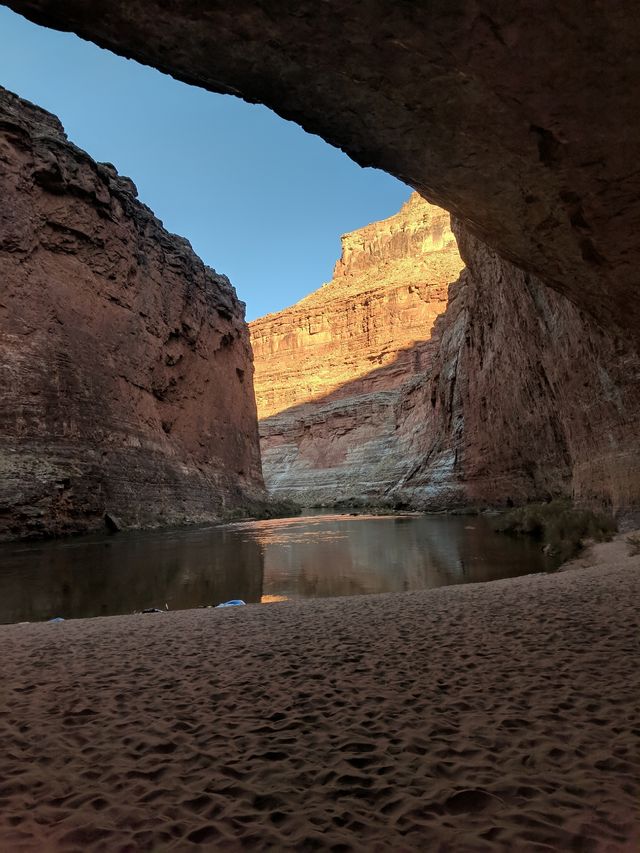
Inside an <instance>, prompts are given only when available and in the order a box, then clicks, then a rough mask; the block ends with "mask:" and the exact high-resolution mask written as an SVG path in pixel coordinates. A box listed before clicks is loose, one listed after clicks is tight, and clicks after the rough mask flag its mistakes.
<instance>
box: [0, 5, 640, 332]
mask: <svg viewBox="0 0 640 853" xmlns="http://www.w3.org/2000/svg"><path fill="white" fill-rule="evenodd" d="M7 5H9V6H10V7H11V8H13V9H15V10H16V11H18V12H21V13H23V14H25V15H27V16H28V17H30V18H31V19H32V20H34V21H36V22H38V23H43V24H45V25H47V26H53V27H57V28H60V29H65V30H73V31H75V32H77V33H78V34H79V35H81V36H83V37H84V38H89V39H92V40H93V41H95V42H96V43H98V44H100V45H101V46H103V47H108V48H110V49H112V50H114V51H116V52H118V53H121V54H123V55H125V56H128V57H133V58H135V59H138V60H139V61H141V62H145V63H147V64H150V65H155V66H156V67H157V68H160V69H161V70H163V71H166V72H168V73H170V74H173V75H174V76H176V77H178V78H180V79H183V80H185V81H187V82H190V83H197V84H198V85H201V86H204V87H205V88H208V89H211V90H213V91H219V92H230V93H233V94H238V95H240V96H241V97H244V98H245V99H247V100H249V101H259V102H262V103H265V104H267V105H268V106H270V107H272V108H273V109H275V110H276V111H277V112H278V113H280V114H281V115H282V116H284V117H285V118H289V119H293V120H295V121H297V122H299V123H300V124H301V125H302V126H303V127H304V128H306V129H307V130H309V131H311V132H314V133H318V134H319V135H321V136H322V137H324V138H325V139H326V140H327V141H329V142H331V143H332V144H334V145H337V146H338V147H340V148H342V149H343V150H345V151H346V152H347V153H348V154H349V155H350V156H351V157H353V158H354V159H355V160H356V161H357V162H359V163H361V164H363V165H375V166H378V167H380V168H383V169H385V170H386V171H388V172H390V173H392V174H394V175H396V176H398V177H399V178H401V179H402V180H404V181H406V182H407V183H408V184H410V185H411V186H413V187H414V188H415V189H417V190H419V191H420V192H421V193H422V194H424V195H425V196H426V197H427V198H429V199H430V200H431V201H433V202H435V203H437V204H439V205H441V206H443V207H444V208H446V209H447V210H450V211H452V212H453V213H455V214H456V216H457V217H459V218H460V219H461V220H462V221H463V222H464V224H465V226H466V227H467V229H469V230H470V231H471V232H472V233H474V234H475V235H476V236H477V237H479V238H481V239H482V240H483V241H484V242H486V243H487V244H489V245H490V246H492V247H493V249H494V250H496V251H497V252H498V254H499V255H501V256H502V257H503V258H505V259H508V260H509V261H511V262H513V263H514V264H516V265H517V266H519V267H520V268H522V269H525V270H527V271H528V272H529V273H532V274H535V275H536V276H537V277H538V278H539V279H540V280H541V281H543V282H544V283H545V284H547V285H550V286H551V287H553V288H554V289H556V290H557V291H558V292H560V293H562V294H564V295H565V296H567V297H569V299H570V300H571V301H572V302H574V304H575V305H577V306H578V307H580V308H582V309H584V310H586V311H587V312H589V313H590V314H591V315H592V316H593V317H595V318H596V319H597V320H598V321H599V322H600V324H601V325H602V326H603V328H605V329H613V327H614V326H618V327H619V328H621V329H623V330H626V331H627V333H628V334H630V335H632V336H634V337H635V339H636V341H637V340H638V339H639V337H640V300H638V299H637V293H638V269H640V257H639V254H640V246H639V244H638V240H637V234H638V231H639V229H640V171H639V170H638V168H637V165H636V164H637V163H638V161H639V160H640V133H639V132H638V122H639V121H640V119H639V115H640V114H639V113H638V109H637V103H638V81H639V80H640V52H639V51H638V50H637V44H638V42H639V41H640V16H638V14H637V4H636V3H634V2H632V0H619V2H616V3H610V2H605V0H593V2H590V3H588V4H585V3H584V2H583V0H514V2H511V3H499V2H496V0H475V2H470V0H432V2H429V3H418V2H402V3H392V2H389V0H363V2H359V3H352V2H347V0H326V2H322V3H318V2H317V0H295V2H293V0H281V2H277V3H273V2H270V0H269V2H267V0H233V2H230V0H227V2H216V3H202V2H200V0H181V2H180V3H169V2H166V0H110V2H108V3H106V2H99V3H96V2H94V0H10V2H8V3H7Z"/></svg>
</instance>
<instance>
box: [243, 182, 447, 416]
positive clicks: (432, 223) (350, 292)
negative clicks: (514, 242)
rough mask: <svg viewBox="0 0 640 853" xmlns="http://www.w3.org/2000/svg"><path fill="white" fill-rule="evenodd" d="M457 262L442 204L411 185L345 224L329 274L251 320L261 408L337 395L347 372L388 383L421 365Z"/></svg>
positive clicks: (272, 410)
mask: <svg viewBox="0 0 640 853" xmlns="http://www.w3.org/2000/svg"><path fill="white" fill-rule="evenodd" d="M462 268H463V262H462V260H461V258H460V255H459V253H458V249H457V246H456V241H455V237H454V236H453V234H452V232H451V227H450V223H449V214H448V213H446V211H444V210H441V209H440V208H438V207H435V206H434V205H431V204H429V203H428V202H426V201H425V200H424V199H422V198H421V197H420V196H418V195H417V194H416V193H414V194H413V195H412V196H411V198H410V199H409V201H408V202H407V203H406V204H405V205H404V206H403V208H402V209H401V211H400V212H399V213H397V214H396V215H395V216H391V217H389V218H388V219H385V220H383V221H381V222H374V223H372V224H371V225H368V226H366V227H365V228H361V229H359V230H357V231H353V232H351V233H349V234H345V235H344V236H343V237H342V256H341V258H340V259H339V260H338V262H337V263H336V266H335V270H334V275H333V278H332V280H331V281H330V282H329V283H328V284H325V285H324V286H322V287H321V288H319V289H318V290H316V291H315V292H314V293H312V294H310V295H309V296H307V297H306V298H305V299H303V300H301V301H300V302H298V303H297V304H296V305H294V306H292V307H291V308H289V309H286V310H284V311H281V312H279V313H277V314H269V315H267V316H266V317H263V318H261V319H259V320H256V321H254V322H253V323H251V324H250V330H251V341H252V346H253V352H254V358H255V370H256V374H255V388H256V400H257V404H258V417H259V418H261V419H262V418H266V417H269V416H271V415H274V414H276V413H278V412H280V411H283V410H284V409H287V408H289V407H291V406H295V405H298V404H300V403H306V402H308V401H310V400H317V399H318V398H321V397H325V396H326V395H327V394H335V395H336V396H340V393H341V392H340V389H341V387H342V386H344V385H345V383H347V382H348V383H353V382H354V381H355V380H358V379H362V381H363V388H364V387H371V388H372V389H373V388H379V387H380V384H381V382H382V383H383V384H384V387H390V388H391V387H395V386H396V385H397V384H398V382H401V381H404V380H405V379H406V376H407V374H408V373H411V372H412V371H413V370H414V369H415V370H417V371H420V370H424V369H425V366H426V363H427V360H428V344H429V340H430V338H431V333H432V329H433V324H434V322H435V320H436V318H437V317H438V315H440V314H441V313H442V312H443V311H444V310H445V308H446V304H447V288H448V285H449V283H451V282H452V281H455V280H456V279H457V278H458V276H459V274H460V271H461V269H462ZM409 362H410V363H409ZM391 366H393V369H392V370H390V371H388V372H386V371H385V376H384V379H381V377H380V374H379V371H380V369H381V368H382V369H384V368H388V367H391ZM374 372H375V375H374ZM349 393H351V392H349Z"/></svg>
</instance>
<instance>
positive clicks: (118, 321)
mask: <svg viewBox="0 0 640 853" xmlns="http://www.w3.org/2000/svg"><path fill="white" fill-rule="evenodd" d="M0 198H1V199H2V204H1V206H0V276H1V281H2V284H1V291H0V538H6V537H12V536H21V535H29V534H33V535H41V534H57V533H67V532H72V531H79V530H88V529H93V528H96V527H99V526H102V525H103V524H104V517H105V513H108V514H110V516H112V517H113V523H114V524H122V525H124V526H146V525H153V524H160V523H167V524H168V523H176V522H193V521H205V520H211V519H213V518H216V517H219V516H220V514H221V513H222V512H223V511H224V510H225V509H228V508H230V507H233V506H238V505H243V504H246V503H247V502H248V501H252V500H255V499H260V498H261V497H263V495H264V493H263V483H262V475H261V468H260V456H259V446H258V435H257V426H256V410H255V400H254V396H253V387H252V386H253V366H252V357H251V349H250V346H249V336H248V330H247V327H246V324H245V322H244V306H243V304H242V303H241V302H239V301H238V299H237V297H236V294H235V291H234V289H233V287H232V286H231V285H230V283H229V281H228V279H227V278H225V277H224V276H221V275H218V274H216V273H215V272H214V271H213V270H211V269H209V268H208V267H206V266H204V264H203V263H202V262H201V261H200V260H199V259H198V258H197V257H196V255H195V254H194V253H193V251H192V249H191V247H190V245H189V243H188V242H187V241H186V240H183V239H182V238H180V237H176V236H175V235H172V234H169V233H167V232H166V231H165V230H164V229H163V227H162V223H161V222H160V221H159V220H158V219H156V218H155V217H154V215H153V213H152V212H151V211H150V210H149V209H148V208H147V207H145V206H144V205H143V204H141V203H140V202H139V201H138V200H137V199H136V190H135V187H134V185H133V183H132V182H131V181H130V180H128V179H127V178H123V177H121V176H119V175H118V174H117V173H116V171H115V169H114V168H113V167H112V166H111V165H109V164H99V163H95V162H94V161H92V160H91V158H90V157H89V156H88V155H87V154H86V153H85V152H83V151H81V150H80V149H79V148H76V147H75V146H74V145H72V144H71V143H70V142H69V141H68V140H67V138H66V135H65V133H64V130H63V128H62V126H61V124H60V123H59V121H58V120H57V119H56V118H55V117H54V116H52V115H50V114H49V113H46V112H44V111H43V110H41V109H39V108H38V107H35V106H33V105H32V104H29V103H27V102H25V101H22V100H20V99H19V98H17V97H15V96H14V95H12V94H10V93H9V92H7V91H6V90H4V89H0Z"/></svg>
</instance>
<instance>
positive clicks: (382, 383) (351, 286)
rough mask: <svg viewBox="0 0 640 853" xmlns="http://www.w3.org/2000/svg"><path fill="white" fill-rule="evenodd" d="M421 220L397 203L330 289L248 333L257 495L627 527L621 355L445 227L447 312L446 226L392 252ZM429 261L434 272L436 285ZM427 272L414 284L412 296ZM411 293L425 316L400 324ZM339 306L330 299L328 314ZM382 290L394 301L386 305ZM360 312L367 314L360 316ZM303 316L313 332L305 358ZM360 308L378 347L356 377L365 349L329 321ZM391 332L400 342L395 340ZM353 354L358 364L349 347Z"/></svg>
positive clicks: (629, 358) (614, 339) (636, 457)
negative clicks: (597, 512)
mask: <svg viewBox="0 0 640 853" xmlns="http://www.w3.org/2000/svg"><path fill="white" fill-rule="evenodd" d="M422 210H424V211H430V212H431V213H430V216H431V221H432V222H436V221H439V220H438V219H437V217H436V214H435V212H434V209H433V208H432V207H431V206H430V205H427V204H426V202H422V201H421V200H420V199H419V198H416V197H415V196H413V197H412V199H411V202H410V204H408V205H407V206H405V208H404V209H403V211H401V213H400V214H399V215H398V216H397V217H392V218H391V219H390V220H386V221H385V222H384V223H377V224H375V225H373V226H368V228H366V229H362V230H361V231H359V232H354V234H353V235H347V237H346V238H344V240H343V245H344V249H343V257H342V259H341V260H340V261H339V262H338V264H337V266H336V275H335V276H334V280H333V281H332V282H331V284H330V285H326V286H325V287H323V288H321V289H320V290H318V291H316V292H315V294H312V296H311V297H308V298H307V299H306V300H303V301H302V302H301V303H298V305H297V306H294V307H293V308H292V309H288V310H287V311H285V312H282V313H281V314H280V315H272V316H270V317H267V318H264V319H263V320H261V321H257V322H256V323H255V324H252V327H251V328H252V337H254V339H256V338H257V340H256V343H255V344H254V346H255V351H256V370H257V374H256V376H257V383H256V388H257V396H258V408H259V412H260V414H261V418H262V420H261V423H260V429H261V442H262V448H263V461H264V471H265V478H266V481H267V485H268V487H269V489H270V490H271V491H272V492H273V493H274V494H277V495H279V496H287V497H293V498H296V499H297V500H299V501H301V502H302V503H308V504H317V503H321V504H322V503H328V504H333V503H336V502H339V501H355V502H369V503H380V502H383V503H390V504H405V505H410V506H414V507H417V508H425V509H442V508H452V507H455V506H463V505H469V504H475V505H491V506H496V505H498V506H500V505H502V506H504V505H509V504H520V503H524V502H526V501H530V500H544V499H547V498H550V497H553V496H559V495H567V496H571V497H573V498H574V499H575V500H576V501H578V502H579V503H582V504H587V505H595V506H602V505H605V506H607V507H609V508H611V509H612V510H613V511H614V512H615V513H616V514H618V515H621V516H626V515H633V514H637V513H638V512H639V511H640V434H639V432H638V427H637V425H638V423H640V358H639V357H638V353H637V351H636V349H635V347H634V345H633V342H632V341H630V340H629V339H628V338H627V337H625V336H624V335H622V334H618V335H616V336H613V335H611V334H610V333H608V332H607V331H606V330H605V329H603V328H602V327H601V326H600V324H598V323H597V322H596V321H594V319H593V318H592V317H590V316H589V315H588V314H586V313H585V312H583V311H580V310H579V309H578V308H577V307H576V306H575V305H573V304H572V303H571V302H569V301H568V300H567V299H565V298H563V297H562V296H560V295H559V294H556V293H554V292H553V291H551V290H550V289H549V288H547V287H545V286H544V285H543V283H542V282H541V281H540V280H539V279H537V278H536V277H535V276H532V275H530V274H529V273H526V272H524V271H522V270H520V269H518V268H516V267H514V266H513V265H512V264H509V263H508V262H506V261H504V260H502V259H501V258H499V257H498V256H497V255H496V254H495V253H494V252H493V251H491V250H490V249H488V248H487V247H486V246H485V245H484V244H482V243H481V242H480V241H478V240H477V239H476V238H474V237H472V236H471V235H470V234H469V233H468V232H467V231H466V230H465V228H464V227H463V226H461V225H460V223H457V224H456V227H455V232H456V235H457V238H458V242H459V246H460V253H461V255H462V258H463V259H464V261H465V262H466V264H467V267H466V269H463V270H462V272H461V274H460V277H459V279H458V280H457V281H455V282H454V283H452V284H450V286H449V287H448V301H447V297H446V294H445V286H444V285H443V281H444V280H446V279H447V278H448V279H449V281H453V279H454V277H455V276H456V275H457V273H458V272H459V270H460V266H461V263H462V261H461V259H460V257H459V256H458V254H457V248H456V247H455V245H454V243H453V240H452V239H450V238H452V237H453V235H452V234H451V232H450V231H449V230H448V228H447V227H444V228H443V229H442V233H443V234H445V235H446V237H445V239H444V241H443V246H446V248H444V247H440V245H439V244H438V242H437V241H436V243H435V244H433V243H430V241H429V239H426V240H425V239H416V240H403V239H401V238H400V237H399V236H398V233H396V232H395V229H394V228H393V227H389V226H390V224H391V223H394V224H395V225H398V226H400V227H399V228H398V231H399V232H400V233H402V231H403V227H402V225H401V223H403V224H407V223H414V222H415V214H416V212H418V211H422ZM440 213H441V214H442V212H440ZM444 221H445V225H446V220H444ZM411 228H412V225H409V228H408V230H409V231H410V230H411ZM426 230H427V231H428V228H427V229H426ZM385 233H386V235H387V237H386V239H382V240H380V235H381V234H385ZM424 236H425V235H424V234H423V237H424ZM434 245H435V246H436V250H435V251H432V249H433V247H434ZM396 253H397V256H396ZM391 257H393V259H391ZM454 259H455V261H454ZM443 261H446V262H447V263H448V264H449V266H448V275H444V277H443V278H442V279H441V280H440V282H439V283H438V277H437V272H438V271H442V270H443V269H444V266H443ZM430 270H431V273H430ZM345 273H346V275H344V274H345ZM430 274H431V275H432V284H431V286H427V287H426V288H424V287H423V289H422V290H420V288H417V289H416V281H417V280H418V279H419V278H420V277H421V276H422V281H423V285H424V282H425V281H429V275H430ZM412 276H413V278H412ZM344 278H346V280H345V281H343V279H344ZM339 288H340V289H339ZM418 292H420V293H422V294H423V296H422V300H423V304H424V305H426V304H427V300H426V296H425V295H426V294H427V293H428V294H430V296H431V298H432V301H431V302H430V303H429V304H430V307H431V311H432V313H431V314H428V315H427V312H426V311H425V310H424V308H423V309H422V313H421V311H420V310H418V309H417V308H416V309H415V311H416V313H415V315H414V320H415V322H414V324H413V325H411V324H410V322H408V319H407V318H408V314H405V315H404V317H402V316H401V315H400V314H399V311H398V307H397V306H398V305H403V306H405V307H406V306H407V305H411V304H412V302H411V300H412V298H413V297H414V295H415V294H416V293H418ZM340 293H343V294H348V297H347V298H345V299H344V300H343V301H341V297H340ZM399 293H400V294H403V300H406V301H403V300H399V301H397V300H394V298H393V294H399ZM385 294H386V295H387V296H388V298H387V301H385ZM372 305H377V306H379V310H378V311H377V312H376V313H375V315H374V318H375V319H372V316H371V306H372ZM311 310H315V311H317V312H318V315H317V316H318V317H324V323H325V328H326V329H327V330H329V331H328V332H327V338H326V340H325V341H323V342H322V345H321V346H318V344H316V342H315V340H314V335H313V334H312V331H311V330H312V328H315V327H316V326H318V324H319V323H320V320H319V319H317V318H316V316H315V315H314V314H312V313H310V312H311ZM363 312H365V313H366V312H369V313H367V318H368V323H367V324H365V326H366V327H371V328H375V329H376V337H375V341H376V345H377V346H380V342H382V341H385V345H384V347H382V348H381V351H382V352H383V353H384V354H385V361H384V363H383V364H381V365H380V367H375V366H374V369H373V370H371V371H370V372H369V373H366V374H364V375H363V374H362V371H361V369H358V370H354V365H358V366H359V368H360V366H364V363H365V359H364V358H361V357H360V356H359V352H358V350H359V347H362V342H363V341H365V343H366V341H367V338H366V336H364V337H359V336H358V335H357V334H354V333H353V332H352V331H351V329H350V328H349V326H348V325H346V324H345V319H344V318H349V317H352V316H353V317H360V316H361V315H362V314H363ZM336 318H337V319H336ZM318 328H319V326H318ZM355 328H356V329H360V328H363V324H362V323H356V324H355ZM399 328H403V329H404V330H405V336H404V337H403V338H402V337H400V338H396V337H395V335H397V330H398V329H399ZM392 330H394V331H392ZM385 333H386V334H387V337H386V338H385ZM421 334H422V336H423V338H424V336H425V335H427V336H428V337H427V338H426V339H420V335H421ZM263 336H264V340H263ZM412 338H414V340H413V343H412V342H411V339H412ZM393 340H397V342H398V348H397V349H394V346H393V343H391V342H392V341H393ZM361 354H362V355H367V356H369V357H371V358H372V360H373V352H369V351H368V350H367V349H366V347H364V348H362V353H361ZM372 366H373V364H372ZM332 371H333V377H334V379H335V382H334V383H332V382H331V381H329V379H330V376H331V374H332ZM316 373H317V374H318V375H319V376H320V377H321V379H322V383H321V384H322V389H324V393H321V391H322V389H320V388H319V387H318V385H316V384H314V383H315V382H316V381H317V380H315V379H314V378H313V377H314V376H315V375H316ZM349 373H351V374H352V375H351V376H349V375H348V374H349ZM309 377H311V378H309ZM339 382H341V383H342V384H338V383H339ZM288 402H289V403H290V404H291V403H292V404H293V405H289V406H287V403H288ZM278 409H280V411H279V412H278V411H277V410H278Z"/></svg>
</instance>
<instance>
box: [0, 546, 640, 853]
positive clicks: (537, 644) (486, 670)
mask: <svg viewBox="0 0 640 853" xmlns="http://www.w3.org/2000/svg"><path fill="white" fill-rule="evenodd" d="M620 538H621V537H617V539H616V540H614V542H612V543H607V544H605V545H601V546H596V547H597V548H598V549H599V550H598V552H597V553H596V557H595V558H594V559H596V560H597V562H596V563H594V564H593V565H590V566H585V567H582V568H579V569H577V570H565V571H560V572H557V573H554V574H549V575H545V574H535V575H526V576H522V577H518V578H513V579H507V580H498V581H492V582H489V583H483V584H469V585H465V586H449V587H440V588H438V589H434V590H428V591H424V592H417V593H415V592H414V593H386V594H381V595H375V596H363V597H361V598H334V599H322V600H313V601H311V600H310V601H304V602H287V603H286V606H283V605H281V606H272V607H257V606H251V605H249V606H247V607H240V608H229V609H223V610H185V611H170V612H168V613H164V614H161V615H158V614H149V615H133V616H111V617H96V618H91V619H78V620H70V621H68V622H65V623H63V624H60V625H51V624H49V623H30V624H28V625H19V624H14V625H4V626H0V641H1V642H2V644H3V664H4V667H3V672H4V679H3V681H2V686H1V689H0V697H1V702H0V733H1V735H0V747H1V748H2V754H3V755H4V756H6V759H5V762H4V767H3V770H4V774H3V776H4V778H3V781H2V784H1V785H0V799H1V800H2V806H3V807H2V810H1V813H0V850H3V851H4V850H11V851H23V850H24V851H35V850H38V851H40V850H51V851H70V850H83V851H86V850H89V849H90V850H91V851H94V850H95V851H100V850H105V851H112V850H114V849H118V850H119V849H154V850H155V849H158V850H169V849H176V850H183V849H192V848H193V849H211V850H215V849H229V850H240V849H278V850H282V849H297V850H306V849H322V850H324V849H326V850H338V849H341V850H365V849H366V850H374V851H375V850H380V851H382V850H394V851H395V850H420V849H451V850H476V849H477V850H514V849H517V850H519V851H520V850H524V851H527V850H542V849H553V850H565V849H589V850H596V851H600V850H602V851H605V850H607V851H625V853H626V851H631V850H635V849H637V843H638V841H640V814H639V810H638V803H639V802H640V767H639V766H638V755H639V753H640V751H639V749H638V747H639V745H640V707H639V706H640V703H639V702H638V699H639V697H640V674H639V673H638V668H637V666H636V661H637V651H638V637H639V636H640V634H639V628H640V595H639V593H640V556H636V557H630V556H628V555H627V556H625V555H623V554H622V552H621V551H620V548H619V541H618V540H619V539H620ZM612 546H615V547H614V548H612ZM607 549H609V550H608V551H607ZM603 554H604V557H603ZM607 554H608V555H609V556H608V557H607ZM605 558H606V559H605Z"/></svg>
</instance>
